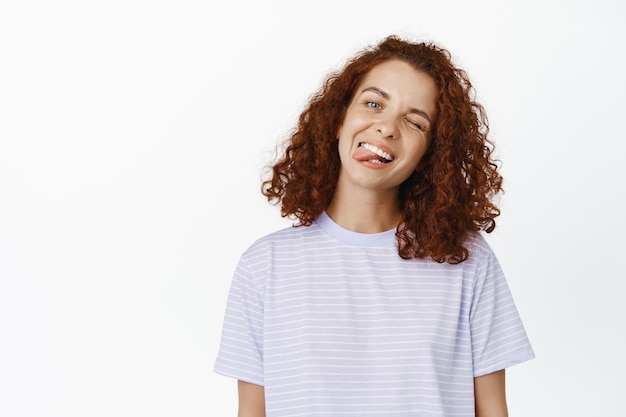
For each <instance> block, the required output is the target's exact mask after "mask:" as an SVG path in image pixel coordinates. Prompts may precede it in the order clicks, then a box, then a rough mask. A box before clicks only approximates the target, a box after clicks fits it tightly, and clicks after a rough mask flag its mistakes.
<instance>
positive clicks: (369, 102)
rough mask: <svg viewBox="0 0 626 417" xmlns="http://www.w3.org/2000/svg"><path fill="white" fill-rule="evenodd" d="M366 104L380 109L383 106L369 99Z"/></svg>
mask: <svg viewBox="0 0 626 417" xmlns="http://www.w3.org/2000/svg"><path fill="white" fill-rule="evenodd" d="M365 105H366V106H367V107H369V108H371V109H374V110H380V109H381V108H382V106H381V105H380V104H378V103H376V102H375V101H368V102H366V103H365Z"/></svg>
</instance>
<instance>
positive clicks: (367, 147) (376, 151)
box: [361, 143, 393, 162]
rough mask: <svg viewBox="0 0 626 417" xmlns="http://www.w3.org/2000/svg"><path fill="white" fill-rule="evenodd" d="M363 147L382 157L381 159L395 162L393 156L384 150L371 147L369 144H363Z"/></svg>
mask: <svg viewBox="0 0 626 417" xmlns="http://www.w3.org/2000/svg"><path fill="white" fill-rule="evenodd" d="M361 146H362V147H364V148H365V149H367V150H368V151H372V152H374V153H375V154H376V155H378V156H380V157H381V158H385V159H386V160H387V161H389V162H391V161H393V156H391V155H389V154H388V153H387V152H385V151H383V150H382V149H379V148H377V147H376V146H374V145H370V144H369V143H362V144H361Z"/></svg>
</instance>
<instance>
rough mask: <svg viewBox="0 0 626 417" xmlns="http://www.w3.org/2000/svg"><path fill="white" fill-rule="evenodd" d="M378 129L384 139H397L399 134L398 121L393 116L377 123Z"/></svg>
mask: <svg viewBox="0 0 626 417" xmlns="http://www.w3.org/2000/svg"><path fill="white" fill-rule="evenodd" d="M376 131H377V132H379V133H380V135H381V136H382V137H383V139H395V138H397V136H398V132H397V125H396V121H395V120H394V118H393V117H385V118H381V119H380V120H378V122H377V123H376Z"/></svg>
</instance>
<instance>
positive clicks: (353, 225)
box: [326, 191, 402, 233]
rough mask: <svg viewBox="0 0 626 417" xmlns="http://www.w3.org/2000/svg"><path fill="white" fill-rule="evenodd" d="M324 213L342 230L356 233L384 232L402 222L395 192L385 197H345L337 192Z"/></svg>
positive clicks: (363, 195) (377, 194)
mask: <svg viewBox="0 0 626 417" xmlns="http://www.w3.org/2000/svg"><path fill="white" fill-rule="evenodd" d="M326 213H327V214H328V216H329V217H330V218H331V219H333V221H334V222H335V223H337V224H338V225H340V226H341V227H343V228H344V229H348V230H351V231H353V232H358V233H380V232H386V231H387V230H391V229H394V228H396V227H397V226H398V224H400V222H401V221H402V215H401V213H400V209H399V208H398V196H397V191H394V192H393V193H389V194H388V195H386V196H385V195H381V194H380V193H366V194H363V193H361V194H359V195H350V196H346V195H345V193H339V192H338V193H336V194H335V197H334V198H333V201H332V202H331V204H330V205H329V206H328V208H327V209H326Z"/></svg>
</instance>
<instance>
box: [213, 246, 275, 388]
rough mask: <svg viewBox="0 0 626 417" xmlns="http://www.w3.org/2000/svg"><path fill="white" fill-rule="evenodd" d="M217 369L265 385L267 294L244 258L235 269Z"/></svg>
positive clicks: (217, 371)
mask: <svg viewBox="0 0 626 417" xmlns="http://www.w3.org/2000/svg"><path fill="white" fill-rule="evenodd" d="M213 370H214V371H215V372H216V373H218V374H221V375H224V376H228V377H232V378H236V379H238V380H242V381H246V382H250V383H253V384H256V385H264V378H263V295H262V289H261V288H259V285H258V282H256V281H255V280H254V278H253V276H252V274H251V272H250V270H249V269H248V267H247V265H246V262H245V260H244V259H243V258H242V259H240V261H239V264H238V265H237V267H236V269H235V273H234V276H233V280H232V283H231V286H230V293H229V295H228V301H227V304H226V313H225V315H224V324H223V328H222V338H221V343H220V349H219V352H218V356H217V359H216V361H215V366H214V368H213Z"/></svg>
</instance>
